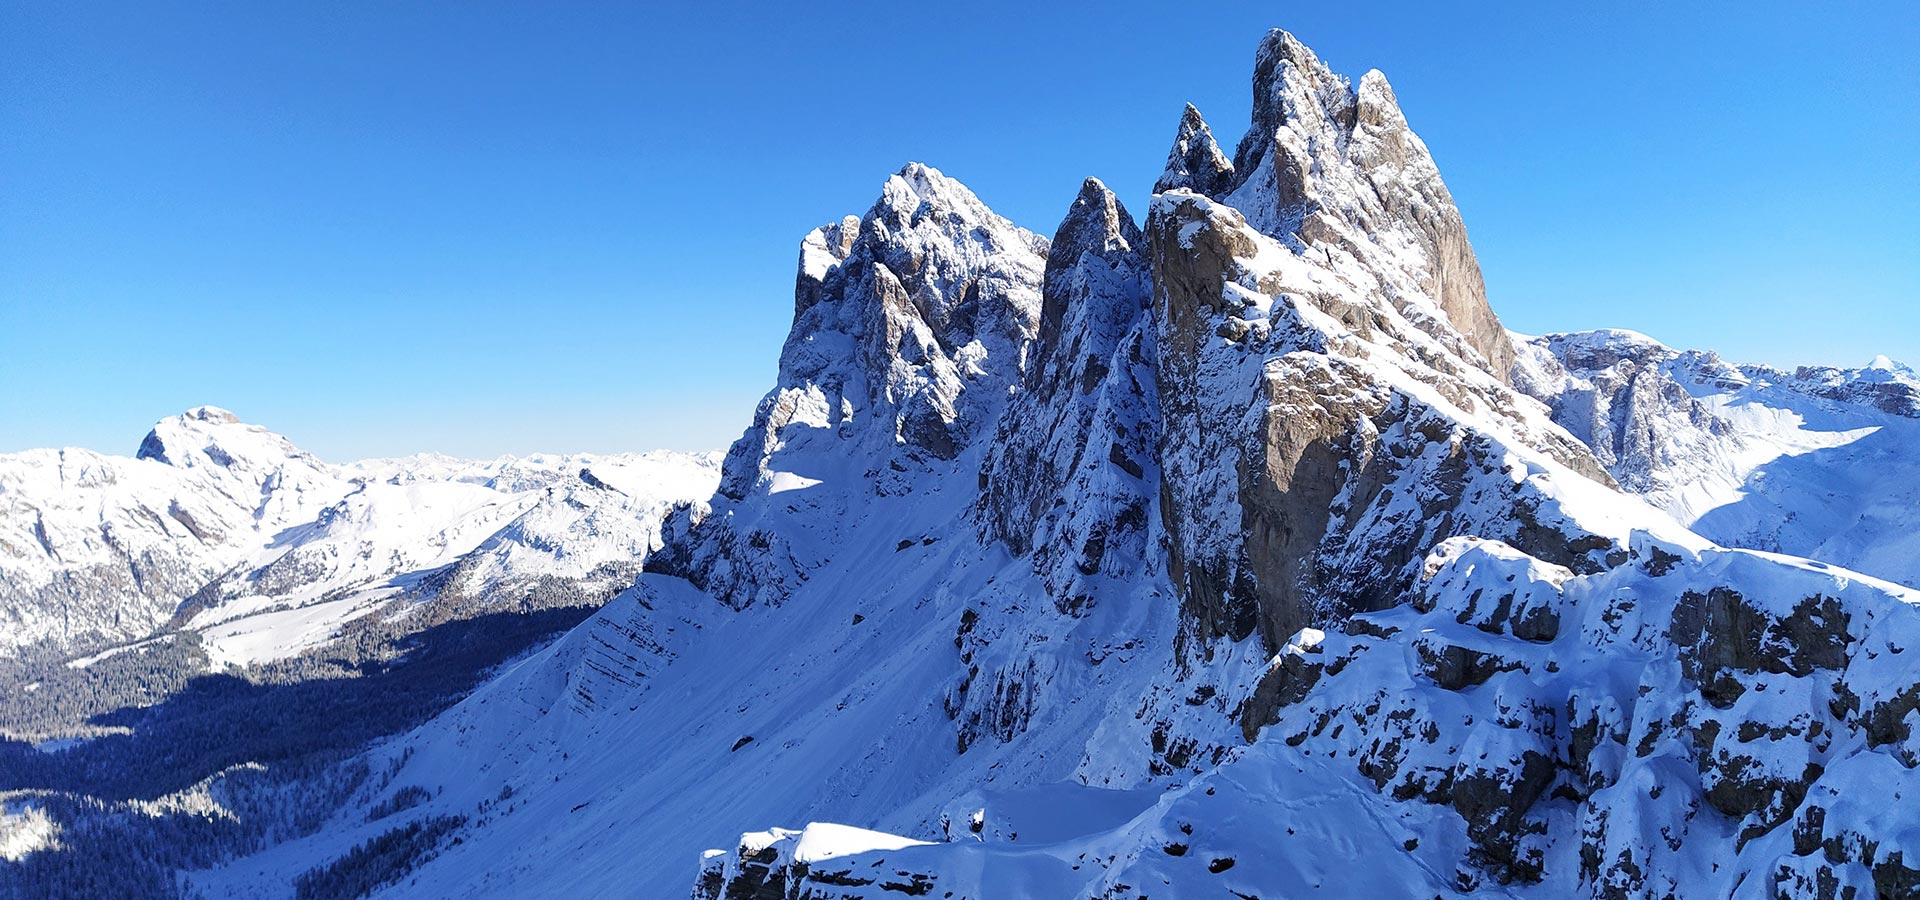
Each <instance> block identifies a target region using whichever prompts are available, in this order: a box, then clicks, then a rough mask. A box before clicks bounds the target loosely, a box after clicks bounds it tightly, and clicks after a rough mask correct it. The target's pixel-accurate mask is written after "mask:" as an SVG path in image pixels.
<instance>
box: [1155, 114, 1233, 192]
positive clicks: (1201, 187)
mask: <svg viewBox="0 0 1920 900" xmlns="http://www.w3.org/2000/svg"><path fill="white" fill-rule="evenodd" d="M1232 187H1233V163H1232V162H1231V161H1230V160H1228V159H1227V155H1226V154H1225V153H1222V152H1221V151H1220V145H1219V144H1218V143H1217V142H1215V141H1214V139H1213V129H1211V128H1208V127H1207V120H1206V119H1203V118H1201V117H1200V110H1198V109H1195V108H1194V106H1193V104H1191V103H1189V104H1187V109H1186V112H1183V113H1181V114H1180V130H1179V131H1177V132H1175V133H1174V136H1173V149H1172V150H1169V151H1167V167H1166V169H1165V170H1164V171H1162V172H1161V173H1160V180H1159V181H1156V182H1154V183H1153V192H1154V193H1156V194H1159V193H1164V192H1166V191H1171V190H1174V189H1175V188H1186V189H1187V190H1190V191H1193V192H1195V193H1199V194H1207V195H1209V196H1212V195H1214V194H1221V193H1225V192H1226V191H1228V190H1231V189H1232Z"/></svg>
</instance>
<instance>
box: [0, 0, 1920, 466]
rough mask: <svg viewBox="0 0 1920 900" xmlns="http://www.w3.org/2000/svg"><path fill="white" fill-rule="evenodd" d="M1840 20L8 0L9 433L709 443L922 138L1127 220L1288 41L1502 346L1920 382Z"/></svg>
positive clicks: (4, 20)
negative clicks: (1390, 104) (1447, 220)
mask: <svg viewBox="0 0 1920 900" xmlns="http://www.w3.org/2000/svg"><path fill="white" fill-rule="evenodd" d="M1814 6H1815V5H1814V4H1805V5H1802V4H1784V3H1781V4H1774V3H1760V4H1753V3H1740V4H1735V3H1705V2H1703V3H1674V4H1667V3H1659V4H1656V3H1632V4H1607V5H1604V7H1602V6H1594V5H1581V6H1580V7H1579V8H1577V9H1576V8H1575V7H1574V6H1573V5H1571V4H1531V3H1529V4H1512V5H1492V4H1458V5H1456V4H1426V3H1407V4H1394V3H1377V4H1330V3H1321V4H1311V5H1308V4H1297V5H1296V4H1261V5H1251V4H1250V5H1244V6H1241V5H1235V4H1207V5H1206V6H1205V7H1204V8H1197V7H1193V6H1191V5H1186V4H1181V5H1171V4H1169V5H1164V6H1163V5H1156V4H1136V3H1099V4H1092V3H1088V4H1050V3H1033V2H1021V3H1004V4H969V5H967V6H965V7H961V6H959V5H941V4H902V3H836V4H771V3H769V4H736V3H730V2H721V0H712V2H702V3H697V4H620V5H606V6H597V5H587V4H524V5H509V4H493V3H479V2H461V3H445V4H430V3H402V4H394V3H325V4H318V3H316V4H310V5H309V7H310V8H308V9H306V10H305V11H300V10H296V9H295V4H289V3H270V4H262V3H252V2H236V3H231V4H210V3H193V2H181V3H164V4H142V3H122V2H114V3H103V4H96V3H90V2H36V3H29V4H18V3H8V4H6V5H5V6H4V7H0V450H15V449H22V448H26V447H34V446H61V445H77V446H85V447H92V448H95V449H100V450H106V451H112V452H117V453H131V452H132V451H133V449H134V448H135V447H136V446H137V445H138V443H139V440H140V438H141V436H142V435H143V434H144V433H145V431H146V429H147V427H148V426H149V424H151V422H153V421H154V420H156V419H158V418H160V417H162V416H164V415H168V414H171V413H174V412H177V411H179V410H181V409H184V408H186V407H189V406H192V405H195V404H200V403H213V404H218V405H222V406H227V407H229V408H232V409H234V410H235V411H237V412H239V413H240V414H241V415H242V416H243V417H245V418H247V419H249V420H251V421H255V422H259V423H262V424H265V425H268V426H270V427H272V428H274V429H276V430H278V431H281V432H283V433H285V434H287V435H289V436H290V437H292V438H293V439H294V440H295V441H297V442H299V443H300V444H302V445H303V446H306V447H308V448H309V449H311V450H313V451H315V452H317V453H319V454H320V455H322V456H323V457H326V458H329V459H336V460H346V459H351V458H355V457H359V456H367V455H389V454H400V453H408V452H413V451H418V450H440V451H445V452H450V453H455V454H461V455H492V454H497V453H504V452H527V451H533V450H594V451H605V450H622V449H646V448H651V447H656V446H666V447H677V448H699V447H717V446H724V445H725V444H726V443H727V442H728V441H730V440H731V439H732V438H734V437H735V436H737V435H738V433H739V432H740V429H741V428H742V427H744V425H745V424H746V423H747V421H748V419H749V418H750V416H751V413H752V408H753V405H754V403H755V402H756V400H757V399H758V398H759V396H760V394H761V393H762V392H763V391H764V390H765V389H766V388H767V387H768V386H769V385H770V384H771V382H772V378H773V374H774V366H775V361H776V357H777V354H778V350H779V346H780V343H781V340H782V339H783V338H784V336H785V333H786V328H787V325H788V320H789V317H790V314H791V309H792V306H791V303H792V299H791V291H792V284H793V266H794V261H795V258H796V247H797V242H798V241H799V238H800V236H801V235H802V234H804V233H805V232H806V231H807V230H808V229H809V228H812V227H813V226H815V225H818V224H820V223H821V222H824V221H827V220H829V219H832V218H836V217H838V216H840V215H842V214H844V213H848V212H860V211H862V210H864V209H866V207H867V206H868V205H869V204H870V203H871V202H872V200H873V198H874V196H875V195H876V194H877V192H878V189H879V186H880V184H881V182H882V181H883V180H884V178H885V177H886V175H887V174H888V173H890V172H892V171H894V170H896V169H898V168H899V167H900V165H901V164H902V163H903V162H905V161H907V160H909V159H917V160H922V161H925V162H927V163H930V164H932V165H935V166H937V167H940V168H941V169H943V170H944V171H946V172H947V173H948V174H950V175H953V176H955V177H957V178H959V179H960V180H962V181H964V182H966V183H967V184H969V185H970V186H972V187H973V188H974V189H975V191H977V192H978V193H979V194H980V195H981V197H982V198H983V199H985V200H986V202H987V203H988V204H989V205H991V206H993V207H994V208H995V209H996V210H998V211H999V212H1000V213H1002V214H1003V215H1006V216H1008V217H1009V218H1011V219H1013V220H1014V221H1016V222H1019V223H1020V224H1023V225H1025V226H1027V227H1029V228H1032V229H1034V230H1036V231H1040V232H1043V233H1048V234H1051V233H1052V231H1053V228H1054V226H1055V225H1056V224H1057V223H1058V221H1059V218H1060V216H1061V215H1062V214H1063V213H1064V211H1065V209H1066V207H1067V205H1068V203H1069V202H1070V200H1071V199H1072V197H1073V195H1074V192H1075V190H1076V188H1077V187H1078V185H1079V182H1080V180H1081V179H1082V178H1083V177H1084V176H1087V175H1097V176H1099V177H1100V178H1102V179H1104V180H1106V181H1107V182H1108V183H1109V184H1110V185H1112V186H1114V187H1115V189H1116V190H1119V191H1120V192H1121V194H1122V196H1123V198H1124V199H1126V200H1127V201H1128V202H1129V203H1131V204H1132V205H1133V206H1134V207H1135V209H1136V210H1139V209H1141V207H1143V206H1144V201H1145V198H1146V195H1147V193H1148V190H1149V187H1150V185H1151V184H1152V181H1153V178H1154V176H1155V175H1156V174H1157V173H1158V171H1159V169H1160V166H1161V164H1162V162H1163V161H1164V159H1165V154H1166V149H1167V145H1168V143H1169V141H1170V140H1171V138H1172V135H1173V131H1174V126H1175V124H1176V122H1177V121H1178V117H1179V114H1180V109H1181V104H1182V103H1183V102H1185V101H1192V102H1194V103H1195V104H1196V105H1198V106H1199V107H1200V109H1201V110H1202V111H1203V112H1204V113H1205V114H1206V115H1207V117H1208V119H1209V121H1210V122H1211V123H1212V124H1213V126H1214V128H1215V130H1216V131H1217V132H1219V133H1220V134H1221V136H1222V138H1223V140H1226V141H1229V142H1230V141H1232V140H1234V139H1236V138H1237V137H1238V136H1239V134H1240V132H1241V131H1242V130H1243V129H1244V127H1245V122H1246V117H1247V113H1248V107H1249V97H1248V80H1249V76H1250V72H1251V58H1252V53H1253V48H1254V46H1255V43H1256V42H1257V40H1258V38H1259V36H1260V35H1261V33H1262V32H1263V30H1264V29H1266V28H1267V27H1270V26H1280V27H1285V28H1288V29H1290V30H1292V31H1293V32H1294V33H1295V34H1297V35H1299V36H1300V37H1301V39H1302V40H1304V41H1306V42H1307V43H1308V44H1309V45H1311V46H1313V47H1314V48H1315V49H1316V50H1317V52H1319V54H1320V55H1321V57H1322V58H1324V59H1326V60H1328V61H1329V62H1330V63H1331V64H1332V65H1333V66H1334V67H1335V68H1336V69H1338V70H1340V71H1343V72H1345V73H1348V74H1349V75H1354V76H1357V75H1358V74H1360V73H1361V72H1364V71H1365V70H1366V69H1368V68H1379V69H1382V70H1383V71H1385V72H1386V73H1387V75H1388V76H1389V78H1390V79H1391V80H1392V82H1393V84H1394V87H1395V89H1396V91H1397V92H1398V94H1399V96H1400V99H1401V102H1402V105H1403V106H1404V107H1405V109H1406V112H1407V115H1408V117H1409V118H1410V119H1411V121H1412V123H1413V125H1414V127H1415V129H1416V130H1418V131H1419V132H1420V133H1421V135H1422V136H1423V137H1425V139H1426V140H1427V143H1428V144H1429V146H1430V147H1431V148H1432V149H1433V152H1434V155H1435V156H1436V157H1437V158H1438V160H1439V162H1440V166H1441V170H1442V171H1443V172H1444V173H1445V175H1446V178H1447V181H1448V184H1449V185H1450V186H1451V187H1452V189H1453V193H1454V195H1455V197H1456V199H1457V200H1458V202H1459V204H1460V207H1461V209H1462V211H1463V213H1464V214H1465V216H1466V220H1467V225H1468V229H1469V231H1470V232H1471V235H1472V239H1473V242H1474V246H1475V248H1476V249H1477V250H1478V252H1479V254H1480V259H1481V262H1482V265H1483V266H1484V267H1485V269H1486V274H1487V282H1488V288H1489V294H1490V296H1491V299H1492V302H1493V305H1494V308H1495V310H1496V311H1497V312H1499V313H1500V314H1501V316H1503V317H1504V319H1505V320H1506V322H1507V323H1508V325H1509V326H1510V327H1513V328H1516V329H1519V330H1522V331H1532V332H1540V331H1549V330H1567V329H1576V328H1588V327H1596V326H1623V327H1631V328H1636V329H1638V330H1641V331H1645V332H1648V333H1650V334H1653V335H1654V336H1656V337H1659V338H1661V339H1663V340H1665V341H1667V342H1668V343H1670V344H1675V345H1681V346H1694V347H1710V348H1714V349H1718V350H1720V351H1721V352H1722V353H1723V354H1724V355H1726V356H1728V357H1729V358H1732V359H1736V360H1740V361H1756V362H1767V363H1773V364H1780V365H1793V364H1800V363H1809V362H1831V363H1836V364H1848V365H1859V364H1863V363H1865V362H1866V361H1867V360H1868V359H1870V358H1871V357H1872V356H1873V355H1874V354H1876V353H1887V354H1889V355H1892V356H1894V357H1896V358H1905V359H1907V360H1909V361H1914V362H1920V165H1916V163H1915V152H1916V148H1917V147H1920V64H1916V61H1915V56H1914V52H1915V51H1914V48H1915V47H1916V46H1920V4H1915V3H1913V2H1912V0H1890V2H1861V3H1848V4H1833V5H1825V4H1822V5H1820V6H1822V7H1826V8H1822V9H1814V8H1813V7H1814ZM536 7H539V8H538V9H536ZM560 7H565V9H564V10H560V9H559V8H560ZM1602 8H1604V9H1605V14H1604V15H1602V14H1600V12H1598V10H1601V9H1602Z"/></svg>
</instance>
